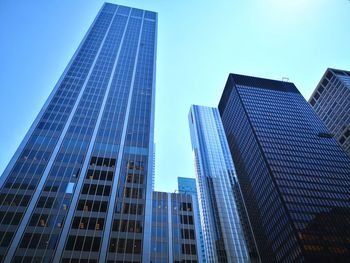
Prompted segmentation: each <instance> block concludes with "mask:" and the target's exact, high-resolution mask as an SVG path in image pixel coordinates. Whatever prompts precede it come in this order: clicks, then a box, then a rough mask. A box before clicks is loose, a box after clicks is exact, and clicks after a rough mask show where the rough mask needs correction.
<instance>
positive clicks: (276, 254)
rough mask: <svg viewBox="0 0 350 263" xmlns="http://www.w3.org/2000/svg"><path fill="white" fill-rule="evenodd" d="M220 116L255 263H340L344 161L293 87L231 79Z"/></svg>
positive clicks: (347, 210)
mask: <svg viewBox="0 0 350 263" xmlns="http://www.w3.org/2000/svg"><path fill="white" fill-rule="evenodd" d="M219 111H220V115H221V119H222V123H223V126H224V129H225V133H226V137H227V140H228V143H229V146H230V151H231V154H232V158H233V161H234V164H235V167H236V171H237V176H238V180H239V183H240V186H241V189H242V193H243V197H244V200H245V204H246V207H247V210H248V215H249V218H250V221H251V224H252V229H253V233H254V237H255V240H256V243H257V246H258V250H259V254H260V257H261V260H262V262H269V263H270V262H347V261H348V260H349V258H350V242H349V238H350V221H349V218H350V194H349V189H350V160H349V158H348V157H347V156H346V154H345V152H344V151H343V150H342V149H341V148H340V146H339V144H338V143H337V142H336V140H335V139H334V138H333V137H332V136H330V132H329V130H328V129H327V127H326V126H325V125H324V123H323V122H322V121H321V120H320V118H319V117H318V116H317V114H316V113H315V112H314V110H313V109H312V108H311V106H310V105H309V104H308V103H307V101H306V100H305V99H304V97H303V96H302V95H301V94H300V92H299V91H298V89H297V88H296V87H295V85H294V84H293V83H290V82H283V81H276V80H269V79H263V78H256V77H250V76H243V75H238V74H230V75H229V77H228V80H227V82H226V86H225V89H224V92H223V94H222V97H221V100H220V103H219Z"/></svg>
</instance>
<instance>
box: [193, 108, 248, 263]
mask: <svg viewBox="0 0 350 263" xmlns="http://www.w3.org/2000/svg"><path fill="white" fill-rule="evenodd" d="M189 125H190V132H191V141H192V150H193V155H194V163H195V172H196V177H197V181H198V195H199V207H200V216H201V224H202V232H203V240H204V247H205V258H206V260H207V262H249V260H250V258H249V250H248V247H247V244H246V240H245V236H244V231H243V226H242V224H241V218H240V213H241V212H242V211H240V208H239V207H238V205H237V201H238V200H237V199H236V198H237V193H238V192H237V190H236V189H237V188H239V186H238V182H237V178H236V173H235V168H234V166H233V162H232V158H231V156H230V152H229V148H228V144H227V141H226V137H225V132H224V129H223V127H222V124H221V119H220V115H219V111H218V110H217V109H216V108H209V107H203V106H196V105H194V106H192V107H191V109H190V113H189Z"/></svg>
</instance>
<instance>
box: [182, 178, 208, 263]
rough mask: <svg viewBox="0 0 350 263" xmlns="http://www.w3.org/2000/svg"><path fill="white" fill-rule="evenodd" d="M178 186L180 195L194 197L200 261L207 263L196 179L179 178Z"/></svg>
mask: <svg viewBox="0 0 350 263" xmlns="http://www.w3.org/2000/svg"><path fill="white" fill-rule="evenodd" d="M177 186H178V189H179V193H184V194H190V195H192V199H193V205H194V206H196V211H197V213H196V214H195V216H196V217H197V220H196V222H198V225H197V226H196V230H197V231H198V235H199V243H198V246H200V249H198V252H199V253H198V261H199V262H202V263H205V262H206V260H205V256H204V255H205V249H204V241H203V233H202V226H201V220H200V213H199V204H198V194H197V186H196V179H195V178H188V177H178V178H177Z"/></svg>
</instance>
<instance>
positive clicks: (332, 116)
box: [309, 69, 350, 157]
mask: <svg viewBox="0 0 350 263" xmlns="http://www.w3.org/2000/svg"><path fill="white" fill-rule="evenodd" d="M309 103H310V105H311V106H312V107H313V109H314V110H315V112H316V113H317V114H318V116H319V117H320V118H321V119H322V121H323V122H324V123H325V124H326V126H327V128H328V129H329V130H330V132H331V135H332V136H334V137H335V138H336V139H337V141H338V143H339V144H340V145H341V146H342V148H343V149H344V151H345V152H346V153H347V155H348V156H349V157H350V72H349V71H345V70H336V69H327V71H326V72H325V74H324V76H323V77H322V79H321V80H320V83H319V84H318V86H317V87H316V89H315V91H314V93H313V94H312V95H311V97H310V100H309Z"/></svg>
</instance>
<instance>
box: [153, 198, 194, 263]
mask: <svg viewBox="0 0 350 263" xmlns="http://www.w3.org/2000/svg"><path fill="white" fill-rule="evenodd" d="M196 227H198V226H195V223H194V209H193V199H192V195H188V194H183V193H181V194H177V193H176V194H175V193H163V192H153V199H152V235H151V236H152V239H151V262H152V263H165V262H176V263H180V262H188V263H197V262H199V261H198V258H197V257H198V251H197V248H198V247H197V245H198V244H199V243H198V241H199V239H198V238H197V236H196Z"/></svg>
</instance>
